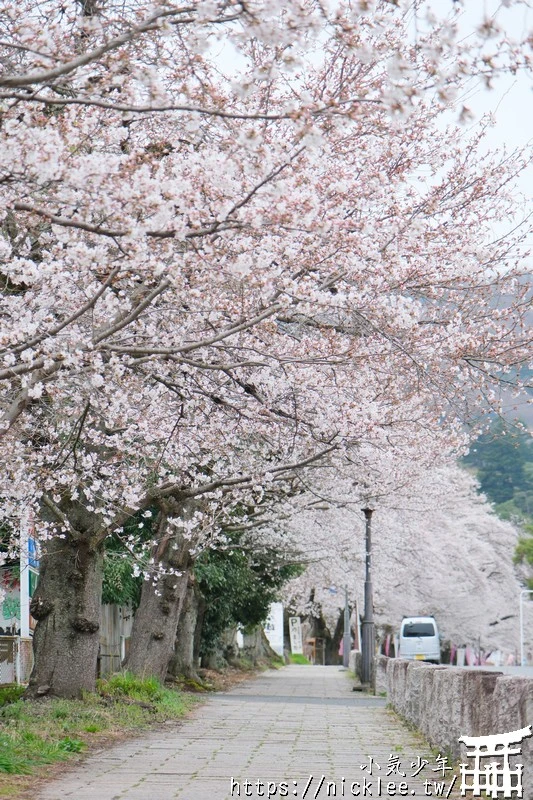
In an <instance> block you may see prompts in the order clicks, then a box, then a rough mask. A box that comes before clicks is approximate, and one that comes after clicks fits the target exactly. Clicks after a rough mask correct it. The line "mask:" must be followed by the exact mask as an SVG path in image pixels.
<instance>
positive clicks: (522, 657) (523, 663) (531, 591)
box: [520, 589, 533, 667]
mask: <svg viewBox="0 0 533 800" xmlns="http://www.w3.org/2000/svg"><path fill="white" fill-rule="evenodd" d="M525 594H533V589H522V591H521V592H520V666H521V667H526V666H527V662H526V657H525V655H524V609H523V603H522V600H523V598H524V595H525Z"/></svg>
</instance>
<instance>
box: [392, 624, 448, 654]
mask: <svg viewBox="0 0 533 800" xmlns="http://www.w3.org/2000/svg"><path fill="white" fill-rule="evenodd" d="M398 650H399V652H398V655H399V657H400V658H408V659H410V660H411V661H413V660H416V661H432V662H433V663H434V664H440V638H439V631H438V628H437V623H436V622H435V619H434V618H433V617H404V618H403V619H402V624H401V626H400V639H399V647H398Z"/></svg>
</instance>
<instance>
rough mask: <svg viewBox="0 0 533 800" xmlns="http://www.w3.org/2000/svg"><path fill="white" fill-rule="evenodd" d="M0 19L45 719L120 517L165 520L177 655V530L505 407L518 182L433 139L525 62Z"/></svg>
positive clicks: (261, 30) (321, 28)
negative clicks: (194, 513) (461, 103)
mask: <svg viewBox="0 0 533 800" xmlns="http://www.w3.org/2000/svg"><path fill="white" fill-rule="evenodd" d="M4 10H5V12H6V13H5V14H4V22H3V23H2V24H3V27H2V31H1V36H0V59H1V63H2V65H3V74H2V76H1V77H0V110H1V129H2V136H3V140H4V146H3V147H2V148H1V150H0V175H1V176H2V182H3V185H4V192H3V195H2V198H1V200H0V220H1V235H0V255H1V259H2V266H1V271H0V274H1V278H2V329H1V333H0V347H1V352H0V355H1V356H2V359H3V367H2V368H1V369H0V387H1V408H2V413H3V417H2V422H3V428H2V448H3V461H4V464H5V465H6V469H5V471H4V473H3V474H2V476H1V477H0V493H1V495H2V498H3V500H2V516H3V519H4V520H5V521H6V522H8V523H9V522H11V523H13V522H14V521H16V519H17V517H18V515H19V511H20V506H21V504H27V505H33V506H34V507H35V512H36V514H37V515H38V516H39V518H40V525H39V527H40V531H41V536H42V537H43V540H44V541H45V545H44V547H45V558H44V559H43V569H42V572H41V577H40V582H39V587H38V590H37V592H36V596H35V597H34V602H33V605H32V609H33V613H34V616H36V618H37V619H38V626H37V631H36V634H35V654H36V667H35V671H34V675H33V677H32V691H34V692H37V693H39V692H40V693H46V692H48V691H53V692H55V693H58V694H64V695H67V696H70V695H76V694H78V693H79V692H80V690H81V689H84V688H89V689H90V688H91V687H92V685H93V681H94V677H93V673H94V670H93V669H92V665H95V664H96V655H97V649H98V604H99V596H100V584H101V559H102V548H103V545H104V542H105V539H106V537H107V536H108V535H109V534H110V533H112V532H114V531H117V530H118V531H119V532H120V530H121V528H122V526H123V525H124V523H125V521H126V520H127V519H130V518H131V517H132V515H133V514H135V513H137V512H140V513H143V512H146V513H148V511H149V509H150V508H152V507H154V506H157V508H158V509H159V512H158V513H159V515H160V517H159V523H160V527H159V533H158V536H157V541H156V542H155V543H154V545H153V547H154V548H155V550H154V560H155V561H158V560H160V559H161V558H163V556H164V558H163V560H165V558H167V555H168V556H169V558H167V561H168V562H169V563H168V564H167V565H166V566H167V567H168V578H169V582H168V585H167V590H168V592H170V594H171V595H172V596H171V597H166V599H165V603H166V601H167V600H168V601H171V603H170V605H171V606H172V609H173V610H172V614H171V616H172V622H171V623H169V633H168V638H169V639H170V640H172V637H173V631H174V632H175V627H176V625H177V621H178V618H179V612H180V608H181V605H180V604H181V602H182V591H181V590H180V588H179V586H180V585H181V584H179V582H176V579H177V578H178V577H180V576H178V575H176V574H175V573H177V572H181V573H183V574H185V573H186V570H187V564H188V559H189V558H190V550H189V548H188V547H186V546H185V545H184V546H183V547H181V545H180V543H179V542H177V540H176V537H175V535H174V534H172V535H171V534H170V533H169V531H168V528H167V525H168V522H169V520H170V521H172V520H174V519H175V518H176V517H177V516H180V515H182V513H183V509H185V508H188V507H189V506H190V503H193V504H194V503H198V502H200V501H201V502H206V503H208V504H209V503H212V504H213V507H218V506H219V505H220V503H221V502H222V501H223V500H224V501H228V502H229V504H230V507H231V505H232V504H234V505H235V504H238V503H239V502H242V503H243V505H244V506H246V507H248V505H249V504H248V499H249V498H250V497H252V498H253V496H254V492H257V491H261V490H262V487H269V486H271V485H272V484H277V483H278V482H280V481H281V480H282V479H285V478H291V479H292V477H293V476H294V475H295V474H296V473H297V472H299V471H302V470H304V471H305V470H306V469H310V468H311V466H316V465H318V464H320V463H321V462H323V461H324V460H327V459H334V461H335V463H340V462H342V460H343V459H345V458H351V459H356V458H357V457H358V453H359V452H360V447H361V445H362V444H364V445H365V446H369V447H373V448H376V449H380V450H383V451H386V452H388V451H391V452H396V451H401V450H402V449H404V448H409V449H410V450H412V449H414V450H415V451H416V453H417V458H418V459H419V460H421V461H422V462H423V461H427V460H428V459H429V458H432V457H435V453H436V452H439V451H442V450H443V449H444V448H449V447H459V446H460V445H461V444H462V443H463V442H464V440H465V434H464V428H463V424H464V421H465V420H466V419H471V418H475V417H476V416H477V415H479V413H480V412H481V410H482V409H483V408H485V409H487V408H494V407H497V405H498V402H499V387H500V385H501V382H502V380H503V381H505V380H509V381H511V374H513V375H514V372H513V370H514V371H515V368H516V366H517V365H519V364H521V363H522V362H523V361H524V360H525V359H527V358H528V356H529V354H530V339H529V334H528V332H527V330H526V327H525V322H524V318H525V311H526V308H527V302H528V297H527V283H526V282H524V280H523V278H524V275H525V274H526V272H527V267H526V266H525V262H524V261H523V252H522V250H521V245H522V242H523V239H524V236H525V235H526V230H527V224H526V222H525V220H524V219H520V218H518V217H517V200H516V195H515V194H514V193H513V189H512V187H513V180H514V178H515V177H516V176H517V175H518V174H519V173H520V171H521V170H522V169H523V168H524V166H525V164H526V162H527V156H526V154H524V153H514V154H502V155H501V156H496V155H494V154H486V155H482V154H481V151H480V149H479V146H480V143H481V142H482V139H483V135H484V126H483V125H481V127H480V128H479V129H475V130H473V131H466V130H465V129H464V128H457V127H456V126H451V127H448V128H445V127H444V126H443V124H442V116H443V114H445V113H449V111H450V109H451V108H452V104H453V96H454V93H455V92H456V91H458V90H460V88H461V86H462V85H463V82H464V81H465V80H468V78H469V76H471V75H472V74H473V73H477V74H479V73H480V72H482V73H483V74H486V75H487V76H488V75H490V74H493V72H494V71H495V70H497V69H507V68H508V69H511V68H512V69H515V68H518V67H519V66H521V65H522V63H525V62H527V55H526V54H525V51H524V50H523V49H521V48H520V46H519V43H516V42H514V43H513V42H508V41H504V40H506V37H505V36H503V38H502V37H500V39H497V40H498V42H499V43H500V44H501V45H502V46H501V48H500V51H499V52H500V55H499V56H498V59H497V61H498V63H496V62H495V59H492V60H490V59H489V60H487V50H486V48H487V46H488V45H487V41H489V40H488V39H487V36H488V32H487V31H482V34H483V36H482V38H481V40H476V42H475V43H474V44H473V45H472V46H470V45H468V46H467V45H465V44H463V43H460V42H458V37H457V34H456V29H455V23H454V21H453V17H452V18H450V19H449V20H443V21H440V22H438V23H437V22H435V23H433V24H432V27H427V29H426V32H424V31H423V30H419V31H418V30H417V31H416V36H414V34H413V27H412V23H413V17H412V16H410V13H407V12H408V11H409V9H408V8H407V6H406V7H405V8H404V7H402V5H401V4H400V5H398V6H396V5H395V4H390V3H387V2H378V3H371V2H360V3H354V4H349V3H348V4H333V5H332V6H331V7H329V6H328V5H325V4H319V3H316V4H315V3H304V2H302V3H298V2H294V3H290V4H288V7H287V4H286V3H279V4H277V3H269V4H265V3H262V2H255V3H252V4H248V3H247V4H244V3H237V2H232V1H231V0H229V1H228V2H218V3H216V2H194V3H191V4H190V5H187V6H185V5H179V4H177V5H174V4H170V3H168V4H167V3H162V4H156V5H155V6H153V5H152V6H148V5H146V4H144V3H142V2H137V3H134V4H132V5H130V6H128V7H127V8H125V7H123V6H117V5H116V4H114V3H112V2H111V3H109V4H107V5H103V6H102V7H100V6H98V7H97V6H96V5H95V4H94V3H92V2H90V0H85V1H84V2H82V3H68V2H67V3H59V2H56V0H51V2H50V3H48V4H45V5H43V4H42V3H32V2H30V0H27V1H26V2H25V3H24V14H21V8H20V6H18V7H17V9H14V8H13V7H10V6H9V5H8V6H7V8H5V9H4ZM415 27H416V26H415ZM490 32H491V33H495V34H496V33H497V31H496V28H495V26H494V25H493V24H491V26H490ZM485 34H487V35H485ZM490 41H491V42H492V41H493V40H492V39H491V40H490ZM504 45H505V46H504ZM491 46H492V45H491ZM457 115H458V116H461V115H462V116H463V118H464V116H465V114H464V113H463V110H462V108H460V107H458V109H457ZM502 226H503V229H504V232H503V233H500V230H501V228H502ZM506 226H507V228H508V229H509V232H507V231H506ZM496 228H497V230H498V232H497V233H495V230H496ZM513 380H514V378H513ZM242 492H244V493H245V494H244V495H242V494H241V493H242ZM246 493H251V495H249V494H246ZM217 504H218V505H217ZM187 513H188V512H187ZM208 513H210V512H208ZM159 523H158V524H159ZM172 524H173V522H172ZM162 542H166V543H167V544H168V545H172V546H174V545H176V546H177V551H172V552H177V553H181V556H182V557H180V558H178V562H179V563H176V564H172V563H170V562H172V558H173V557H171V556H172V553H171V552H170V551H168V552H167V551H165V553H166V555H165V553H163V552H162V550H161V543H162ZM165 546H166V545H165ZM173 570H174V573H173ZM181 577H183V575H182V576H181ZM151 585H152V590H150V592H148V590H147V600H146V603H147V606H146V611H147V615H146V618H147V619H151V618H152V615H153V613H155V612H154V610H155V609H157V608H159V612H161V606H162V603H161V602H160V600H159V599H158V598H159V594H158V590H157V587H156V586H154V584H153V582H152V584H151ZM150 609H151V610H150ZM159 612H158V613H159ZM143 613H144V611H143ZM167 616H168V614H167ZM167 622H168V620H167ZM139 625H140V623H139ZM141 627H143V629H144V631H145V634H148V626H147V625H144V626H141ZM157 631H158V632H162V629H161V628H160V626H158V627H157ZM167 645H168V642H166V643H165V647H164V648H162V651H161V655H160V657H159V662H158V664H157V665H156V663H155V660H154V662H153V663H151V666H150V669H151V670H152V671H156V672H158V671H160V672H163V671H164V665H163V661H164V658H166V657H167V656H166V653H168V646H167ZM141 651H142V652H144V653H146V648H141ZM163 651H164V652H163ZM65 654H68V657H66V655H65ZM154 658H155V657H154ZM139 669H141V666H139Z"/></svg>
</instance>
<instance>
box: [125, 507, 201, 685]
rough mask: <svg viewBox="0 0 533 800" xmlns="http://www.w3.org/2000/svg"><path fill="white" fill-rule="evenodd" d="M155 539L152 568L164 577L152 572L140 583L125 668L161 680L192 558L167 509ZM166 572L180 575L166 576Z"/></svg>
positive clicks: (188, 511)
mask: <svg viewBox="0 0 533 800" xmlns="http://www.w3.org/2000/svg"><path fill="white" fill-rule="evenodd" d="M180 512H181V513H182V514H183V515H184V516H185V515H186V514H188V513H190V512H192V508H190V507H189V506H187V507H184V506H181V509H180ZM157 538H158V544H157V545H156V547H155V550H154V553H153V558H154V563H155V565H156V568H155V569H157V568H159V565H161V567H162V572H163V575H162V576H159V575H158V574H157V572H154V573H153V575H152V576H151V577H150V578H149V579H148V580H146V581H145V582H144V583H143V587H142V592H141V602H140V603H139V608H138V609H137V611H136V613H135V618H134V620H133V628H132V632H131V640H130V652H129V655H128V658H127V659H126V662H125V667H126V669H127V670H129V671H130V672H133V673H134V674H135V675H139V676H141V677H146V676H154V677H156V678H159V679H160V680H164V679H165V677H166V675H167V670H168V665H169V662H170V659H171V658H172V654H173V652H174V643H175V641H176V631H177V628H178V622H179V619H180V615H181V611H182V607H183V603H184V600H185V595H186V592H187V582H188V578H189V572H190V568H191V564H192V559H191V555H190V552H189V542H188V541H187V540H186V539H185V538H184V537H183V536H182V535H181V534H180V533H179V532H176V531H175V530H172V531H171V530H170V529H169V526H168V510H161V511H160V513H159V519H158V525H157ZM169 569H172V570H176V571H178V572H179V573H180V574H179V575H174V574H166V575H165V574H164V572H165V571H166V570H169Z"/></svg>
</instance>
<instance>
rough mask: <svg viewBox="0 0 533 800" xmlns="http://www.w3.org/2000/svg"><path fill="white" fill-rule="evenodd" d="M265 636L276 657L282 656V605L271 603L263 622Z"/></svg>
mask: <svg viewBox="0 0 533 800" xmlns="http://www.w3.org/2000/svg"><path fill="white" fill-rule="evenodd" d="M265 634H266V637H267V639H268V641H269V642H270V646H271V648H272V650H274V652H275V653H277V654H278V656H283V603H272V604H271V606H270V613H269V615H268V618H267V621H266V622H265Z"/></svg>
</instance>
